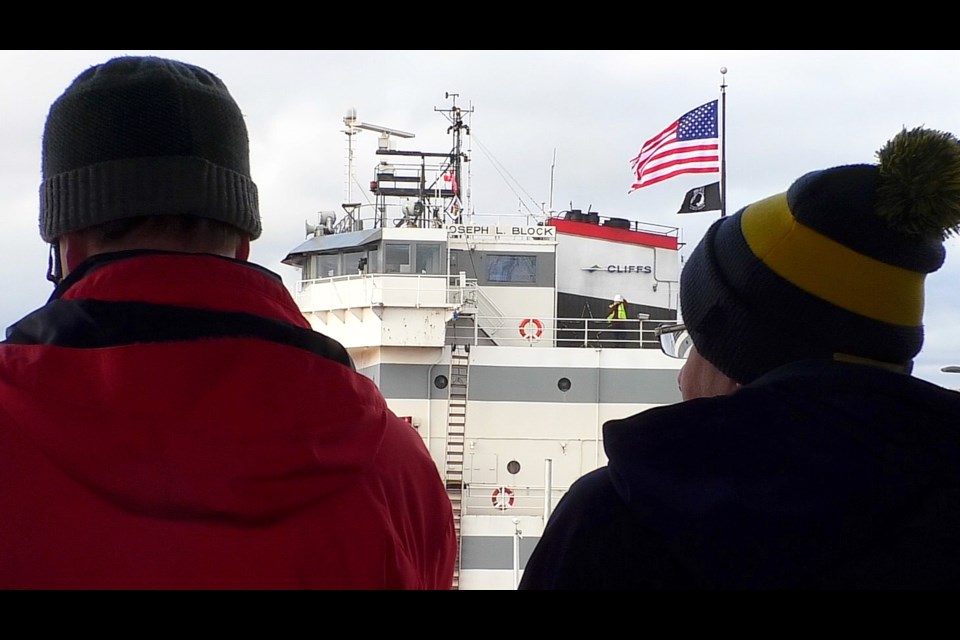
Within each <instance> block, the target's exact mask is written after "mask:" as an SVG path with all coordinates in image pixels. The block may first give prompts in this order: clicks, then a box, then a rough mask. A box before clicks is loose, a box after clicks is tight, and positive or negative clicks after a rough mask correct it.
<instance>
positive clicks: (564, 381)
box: [557, 378, 570, 393]
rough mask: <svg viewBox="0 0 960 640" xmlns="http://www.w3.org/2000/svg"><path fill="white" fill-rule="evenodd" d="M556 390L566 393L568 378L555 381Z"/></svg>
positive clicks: (568, 384) (568, 386)
mask: <svg viewBox="0 0 960 640" xmlns="http://www.w3.org/2000/svg"><path fill="white" fill-rule="evenodd" d="M557 389H560V391H563V392H564V393H566V392H567V391H570V378H560V379H559V380H557Z"/></svg>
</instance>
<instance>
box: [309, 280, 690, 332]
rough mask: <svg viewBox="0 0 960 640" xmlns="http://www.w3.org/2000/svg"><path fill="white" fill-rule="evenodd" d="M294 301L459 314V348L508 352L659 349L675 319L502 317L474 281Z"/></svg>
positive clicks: (354, 284) (328, 284) (315, 283)
mask: <svg viewBox="0 0 960 640" xmlns="http://www.w3.org/2000/svg"><path fill="white" fill-rule="evenodd" d="M296 299H297V303H298V304H299V305H300V308H301V309H303V310H304V311H311V312H324V311H336V310H344V309H356V308H362V307H413V308H431V309H447V310H450V311H451V312H452V311H457V312H458V313H459V315H460V316H462V317H461V318H460V319H458V320H456V321H455V322H454V323H453V324H452V325H451V327H450V334H451V336H452V339H453V342H454V343H455V344H481V343H483V342H485V341H487V340H493V341H494V342H496V344H498V345H507V346H557V347H594V348H656V347H657V346H658V339H657V338H656V336H655V335H654V330H655V329H656V328H657V327H658V326H660V325H664V324H671V323H673V322H675V321H674V320H671V319H652V318H651V319H626V320H620V321H619V325H618V326H613V324H612V323H610V322H609V321H607V320H606V319H603V318H543V317H531V316H529V315H527V316H519V315H518V316H513V315H506V314H504V313H503V312H502V311H501V310H500V309H499V308H498V307H497V305H496V304H494V303H493V301H492V300H490V298H489V297H487V295H486V294H484V292H483V290H482V289H481V288H480V287H478V286H477V281H476V280H475V279H471V278H465V277H460V276H453V275H451V276H447V275H427V274H408V273H390V274H376V275H368V274H354V275H344V276H335V277H330V278H318V279H316V280H303V281H301V282H299V283H298V284H297V289H296Z"/></svg>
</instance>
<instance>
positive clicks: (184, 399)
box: [0, 252, 457, 589]
mask: <svg viewBox="0 0 960 640" xmlns="http://www.w3.org/2000/svg"><path fill="white" fill-rule="evenodd" d="M456 545H457V542H456V535H455V532H454V525H453V515H452V509H451V506H450V501H449V499H448V497H447V494H446V491H445V489H444V486H443V482H442V480H441V478H440V475H439V473H438V470H437V467H436V464H435V463H434V462H433V460H432V459H431V458H430V455H429V453H428V451H427V449H426V446H425V445H424V443H423V440H422V439H421V438H420V436H419V435H418V434H417V432H416V431H415V430H414V429H413V428H411V427H410V426H409V425H407V424H406V423H404V422H402V421H401V420H399V419H398V418H397V417H396V416H395V415H394V414H393V413H392V412H391V411H390V410H389V409H388V408H387V406H386V403H385V401H384V399H383V396H382V395H381V393H380V392H379V390H378V389H377V388H376V386H375V385H374V383H373V382H372V381H371V380H369V379H368V378H366V377H365V376H363V375H360V374H358V373H356V372H355V371H354V370H353V364H352V362H351V361H350V358H349V356H347V354H346V351H345V350H344V349H343V347H342V346H341V345H340V344H339V343H337V342H335V341H333V340H331V339H329V338H327V337H325V336H323V335H321V334H319V333H316V332H314V331H312V330H311V329H310V327H309V324H308V323H307V322H306V320H305V319H304V318H303V316H302V315H301V313H300V311H299V310H298V309H297V307H296V304H295V303H294V301H293V299H292V298H291V297H290V295H289V293H288V292H287V291H286V289H285V288H284V287H283V285H282V283H281V281H280V279H279V277H278V276H277V275H276V274H273V273H272V272H270V271H267V270H266V269H263V268H261V267H257V266H256V265H252V264H250V263H246V262H240V261H236V260H230V259H226V258H220V257H216V256H208V255H195V254H193V255H191V254H170V253H162V252H130V253H125V254H113V255H110V256H98V257H95V258H93V259H91V260H88V261H87V262H85V263H84V264H83V265H81V267H80V268H79V269H77V270H76V271H74V272H73V273H71V275H70V276H69V277H68V278H67V279H66V280H65V281H64V282H63V283H61V285H60V286H59V287H58V288H57V290H56V291H55V292H54V295H53V296H52V297H51V300H50V301H49V302H48V303H47V304H46V305H45V306H44V307H42V308H40V309H39V310H37V311H35V312H34V313H32V314H30V315H28V316H27V317H25V318H24V319H23V320H21V321H20V322H18V323H17V324H15V325H14V326H12V327H10V328H9V329H8V330H7V340H6V341H5V342H3V343H0V588H6V589H299V588H308V589H314V588H316V589H321V588H323V589H448V588H450V586H451V583H452V576H453V566H454V559H455V555H456V553H457V548H456Z"/></svg>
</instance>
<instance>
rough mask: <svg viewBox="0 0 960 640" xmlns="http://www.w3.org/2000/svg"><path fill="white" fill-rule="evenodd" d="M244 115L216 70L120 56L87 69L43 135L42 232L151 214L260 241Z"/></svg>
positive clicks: (53, 235) (46, 235)
mask: <svg viewBox="0 0 960 640" xmlns="http://www.w3.org/2000/svg"><path fill="white" fill-rule="evenodd" d="M249 156H250V153H249V142H248V138H247V127H246V124H245V123H244V120H243V114H242V113H241V112H240V108H239V107H238V106H237V104H236V102H235V101H234V100H233V97H232V96H231V95H230V93H229V91H228V90H227V87H226V86H225V85H224V83H223V82H222V81H221V80H220V79H219V78H218V77H216V76H215V75H213V74H212V73H210V72H209V71H207V70H205V69H202V68H200V67H196V66H193V65H190V64H185V63H183V62H177V61H175V60H167V59H163V58H156V57H134V56H127V57H120V58H114V59H112V60H110V61H108V62H106V63H104V64H101V65H97V66H94V67H91V68H90V69H87V70H86V71H84V72H83V73H81V74H80V75H79V76H77V78H76V79H75V80H74V81H73V83H72V84H71V85H70V86H69V87H68V88H67V90H66V91H65V92H64V93H63V95H61V96H60V97H59V98H58V99H57V100H56V102H54V103H53V105H52V106H51V107H50V113H49V114H48V116H47V122H46V126H45V128H44V132H43V158H42V166H43V182H42V184H41V185H40V235H41V237H42V238H43V239H44V240H45V241H47V242H52V241H54V240H56V239H57V238H58V237H60V236H61V235H63V234H64V233H68V232H71V231H77V230H79V229H84V228H86V227H90V226H93V225H97V224H101V223H104V222H109V221H112V220H120V219H124V218H131V217H138V216H146V215H169V214H184V215H193V216H199V217H203V218H211V219H213V220H219V221H221V222H225V223H228V224H230V225H233V226H235V227H237V228H239V229H240V230H242V231H245V232H247V233H249V234H250V236H251V238H257V237H258V236H259V235H260V232H261V226H260V212H259V205H258V199H257V187H256V185H255V184H254V182H253V180H252V179H251V177H250V157H249Z"/></svg>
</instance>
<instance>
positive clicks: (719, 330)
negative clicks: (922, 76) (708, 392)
mask: <svg viewBox="0 0 960 640" xmlns="http://www.w3.org/2000/svg"><path fill="white" fill-rule="evenodd" d="M877 158H878V160H879V164H877V165H872V164H862V165H848V166H840V167H833V168H830V169H824V170H820V171H813V172H811V173H808V174H806V175H804V176H802V177H801V178H799V179H798V180H797V181H795V182H794V183H793V184H792V185H791V186H790V188H789V189H788V190H787V192H786V193H781V194H779V195H775V196H772V197H769V198H766V199H764V200H761V201H759V202H755V203H753V204H751V205H748V206H746V207H744V208H743V209H740V210H739V211H738V212H737V213H736V214H734V215H732V216H729V217H724V218H720V219H719V220H717V221H716V222H715V223H714V224H713V225H711V227H710V228H709V229H708V231H707V233H706V234H705V235H704V237H703V240H702V241H701V242H700V243H699V244H698V245H697V247H696V248H695V249H694V251H693V252H692V254H691V255H690V258H689V259H688V261H687V263H686V265H685V266H684V268H683V271H682V273H681V281H680V307H681V314H682V317H683V322H684V323H685V324H686V325H687V327H688V330H689V332H690V336H691V338H692V339H693V344H694V345H695V347H696V349H697V351H698V352H699V353H700V354H701V355H702V356H703V357H704V358H705V359H707V360H708V361H709V362H711V363H712V364H713V365H714V366H715V367H717V369H719V370H720V371H721V372H723V373H724V374H726V375H727V376H729V377H730V378H732V379H733V380H735V381H737V382H739V383H741V384H746V383H749V382H750V381H752V380H754V379H755V378H757V377H758V376H760V375H762V374H764V373H766V372H767V371H770V370H772V369H774V368H776V367H778V366H780V365H783V364H786V363H788V362H793V361H796V360H802V359H806V358H812V357H829V358H837V359H849V360H854V361H857V360H866V361H873V362H876V363H879V364H888V365H891V366H896V367H902V368H903V369H904V370H906V371H909V370H910V369H911V368H912V363H913V358H914V357H915V356H916V355H917V353H919V351H920V348H921V347H922V345H923V300H924V278H925V276H926V274H928V273H931V272H933V271H936V270H937V269H939V268H940V266H941V265H942V264H943V261H944V257H945V252H944V247H943V241H944V240H945V239H946V238H947V237H948V236H950V235H952V234H955V233H957V231H958V228H960V144H958V141H957V139H956V138H955V137H954V136H953V135H952V134H950V133H945V132H941V131H934V130H930V129H924V128H917V129H913V130H909V131H908V130H906V129H904V130H903V131H901V132H900V133H899V134H897V135H896V136H895V137H894V138H893V139H892V140H890V141H889V142H887V144H886V145H885V146H884V147H883V148H882V149H881V150H880V151H878V152H877Z"/></svg>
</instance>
